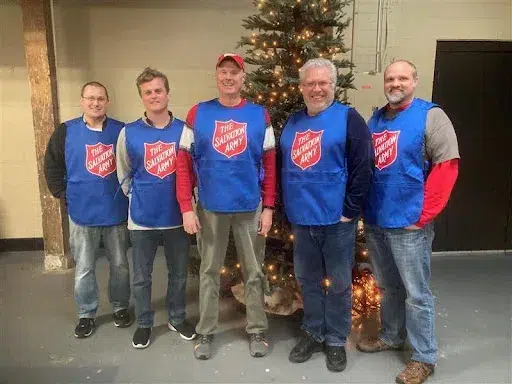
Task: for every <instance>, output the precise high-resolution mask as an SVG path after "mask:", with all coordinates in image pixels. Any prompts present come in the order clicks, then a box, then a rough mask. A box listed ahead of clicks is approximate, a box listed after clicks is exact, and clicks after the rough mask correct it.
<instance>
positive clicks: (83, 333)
mask: <svg viewBox="0 0 512 384" xmlns="http://www.w3.org/2000/svg"><path fill="white" fill-rule="evenodd" d="M94 328H96V322H95V321H94V319H90V318H87V317H83V318H81V319H80V320H78V324H77V326H76V328H75V337H76V338H78V339H83V338H85V337H89V336H91V335H92V333H93V332H94Z"/></svg>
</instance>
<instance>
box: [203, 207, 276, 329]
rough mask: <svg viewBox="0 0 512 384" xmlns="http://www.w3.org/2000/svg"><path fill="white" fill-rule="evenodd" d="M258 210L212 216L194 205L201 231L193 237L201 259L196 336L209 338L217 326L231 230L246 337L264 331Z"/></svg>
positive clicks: (262, 255)
mask: <svg viewBox="0 0 512 384" xmlns="http://www.w3.org/2000/svg"><path fill="white" fill-rule="evenodd" d="M260 213H261V209H260V208H258V209H257V210H256V211H254V212H243V213H233V214H230V213H216V212H210V211H207V210H205V209H203V208H202V207H201V206H200V205H199V204H198V205H197V215H198V218H199V222H200V223H201V226H202V229H201V231H200V232H199V233H198V235H197V248H198V251H199V255H200V256H201V268H200V270H199V277H200V283H199V314H200V319H199V323H198V324H197V326H196V332H197V333H199V334H202V335H209V334H212V333H214V332H215V330H216V329H217V325H218V322H219V288H220V270H221V268H222V267H223V265H224V258H225V256H226V250H227V246H228V240H229V229H230V227H232V228H233V236H234V239H235V245H236V249H237V253H238V257H239V261H240V266H241V267H242V272H243V276H244V280H245V285H244V288H245V303H246V306H247V327H246V331H247V333H260V332H265V331H266V330H267V328H268V324H267V316H266V314H265V310H264V301H263V289H264V281H265V280H264V279H265V275H264V273H263V271H262V269H261V264H262V263H263V261H264V258H265V237H263V236H259V235H258V233H257V230H258V220H259V217H260Z"/></svg>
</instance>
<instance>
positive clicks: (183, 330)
mask: <svg viewBox="0 0 512 384" xmlns="http://www.w3.org/2000/svg"><path fill="white" fill-rule="evenodd" d="M167 327H169V329H170V330H171V331H173V332H178V333H179V334H180V336H181V338H182V339H184V340H193V339H195V337H196V327H195V326H193V325H191V324H190V323H188V322H187V320H183V321H182V322H181V323H180V324H175V325H173V324H171V322H168V323H167Z"/></svg>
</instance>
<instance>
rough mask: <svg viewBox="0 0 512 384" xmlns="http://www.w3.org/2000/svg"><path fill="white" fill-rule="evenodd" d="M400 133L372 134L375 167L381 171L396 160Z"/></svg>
mask: <svg viewBox="0 0 512 384" xmlns="http://www.w3.org/2000/svg"><path fill="white" fill-rule="evenodd" d="M399 134H400V131H388V130H387V129H386V130H385V131H383V132H381V133H372V139H373V148H374V150H375V167H376V168H377V169H378V170H379V171H382V170H383V169H384V168H386V167H389V166H390V165H391V164H393V163H394V162H395V160H396V156H397V153H398V135H399Z"/></svg>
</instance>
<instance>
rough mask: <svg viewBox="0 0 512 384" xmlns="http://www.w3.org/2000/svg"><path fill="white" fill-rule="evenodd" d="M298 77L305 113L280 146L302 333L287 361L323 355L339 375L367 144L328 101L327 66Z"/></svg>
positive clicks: (350, 114)
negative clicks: (301, 298) (292, 239)
mask: <svg viewBox="0 0 512 384" xmlns="http://www.w3.org/2000/svg"><path fill="white" fill-rule="evenodd" d="M299 77H300V89H301V92H302V96H303V98H304V102H305V104H306V108H305V109H304V110H302V111H298V112H296V113H295V114H293V115H292V116H291V117H290V118H289V119H288V121H287V123H286V125H285V127H284V129H283V132H282V134H281V146H280V148H281V154H282V167H281V186H282V190H283V202H284V207H285V211H286V215H287V217H288V219H289V221H290V223H291V224H292V233H293V235H294V238H295V241H294V250H293V251H294V268H295V275H296V277H297V281H298V282H299V285H300V288H301V292H302V297H303V300H304V319H303V321H302V327H301V328H302V330H303V331H304V333H303V335H302V337H301V338H300V340H299V342H298V343H297V345H295V347H293V349H292V350H291V352H290V356H289V360H290V361H291V362H293V363H302V362H305V361H306V360H308V359H309V358H310V357H311V356H312V355H313V353H314V352H321V351H323V350H325V354H326V363H327V368H328V369H329V370H330V371H333V372H340V371H343V370H344V369H345V367H346V365H347V358H346V354H345V343H346V340H347V336H348V334H349V333H350V322H351V307H352V300H351V296H352V267H353V264H354V245H355V228H356V221H357V217H358V216H359V213H360V207H361V204H362V203H363V201H364V199H365V196H366V193H367V191H368V188H369V186H370V182H371V178H372V163H373V149H372V140H371V136H370V133H369V130H368V127H367V126H366V124H365V122H364V120H363V118H362V117H361V116H360V115H359V114H358V113H357V112H356V110H355V109H353V108H349V107H347V106H345V105H343V104H340V103H338V102H337V101H334V91H335V88H336V83H337V71H336V68H335V66H334V65H333V63H331V62H330V61H329V60H326V59H322V58H320V59H312V60H309V61H307V62H306V63H305V64H304V66H303V67H302V68H301V69H300V70H299ZM326 279H328V283H325V281H326Z"/></svg>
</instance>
